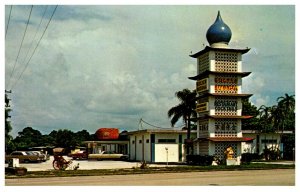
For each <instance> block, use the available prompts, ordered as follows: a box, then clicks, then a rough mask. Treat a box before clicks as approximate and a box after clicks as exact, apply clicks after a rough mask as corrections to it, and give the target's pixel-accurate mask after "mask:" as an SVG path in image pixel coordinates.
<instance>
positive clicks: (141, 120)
mask: <svg viewBox="0 0 300 192" xmlns="http://www.w3.org/2000/svg"><path fill="white" fill-rule="evenodd" d="M142 122H143V123H145V124H147V125H149V126H152V127H155V128H158V129H175V128H180V127H183V126H184V125H181V126H178V127H172V128H170V127H159V126H156V125H152V124H150V123H148V122H146V121H144V120H143V119H142V118H141V119H140V124H141V127H142Z"/></svg>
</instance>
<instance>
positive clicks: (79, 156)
mask: <svg viewBox="0 0 300 192" xmlns="http://www.w3.org/2000/svg"><path fill="white" fill-rule="evenodd" d="M70 156H71V157H72V158H73V159H74V160H75V159H80V160H81V159H87V158H88V154H87V152H86V151H85V150H84V151H77V152H75V153H72V154H70Z"/></svg>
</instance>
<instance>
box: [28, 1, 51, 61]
mask: <svg viewBox="0 0 300 192" xmlns="http://www.w3.org/2000/svg"><path fill="white" fill-rule="evenodd" d="M47 8H48V5H47V6H46V8H45V10H44V13H43V16H42V17H41V21H40V23H39V25H38V27H37V29H36V31H35V34H34V36H33V38H32V41H31V44H30V46H29V49H28V50H27V53H26V56H25V57H24V59H23V62H22V63H25V61H26V58H27V56H28V53H29V51H30V49H31V47H32V45H33V42H34V40H35V37H36V35H37V33H38V31H39V30H40V27H41V24H42V21H43V20H44V17H45V15H46V11H47Z"/></svg>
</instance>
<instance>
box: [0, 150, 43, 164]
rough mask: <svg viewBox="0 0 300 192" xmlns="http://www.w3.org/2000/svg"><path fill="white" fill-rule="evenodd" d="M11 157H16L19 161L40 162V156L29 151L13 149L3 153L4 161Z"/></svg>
mask: <svg viewBox="0 0 300 192" xmlns="http://www.w3.org/2000/svg"><path fill="white" fill-rule="evenodd" d="M13 158H18V159H19V162H20V163H31V162H42V159H41V157H39V156H38V155H36V154H34V153H32V152H29V151H14V152H12V153H11V154H10V155H5V162H8V161H9V160H10V159H13Z"/></svg>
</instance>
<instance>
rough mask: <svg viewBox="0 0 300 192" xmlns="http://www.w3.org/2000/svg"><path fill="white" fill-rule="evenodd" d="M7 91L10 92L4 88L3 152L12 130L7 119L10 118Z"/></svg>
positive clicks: (9, 140)
mask: <svg viewBox="0 0 300 192" xmlns="http://www.w3.org/2000/svg"><path fill="white" fill-rule="evenodd" d="M8 93H11V90H9V91H7V90H5V152H6V151H7V148H8V144H9V143H10V142H11V139H12V137H11V136H10V135H9V132H10V131H11V130H12V127H11V124H10V121H9V119H10V118H11V116H10V115H9V112H10V111H11V108H10V100H11V99H9V97H8Z"/></svg>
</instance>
